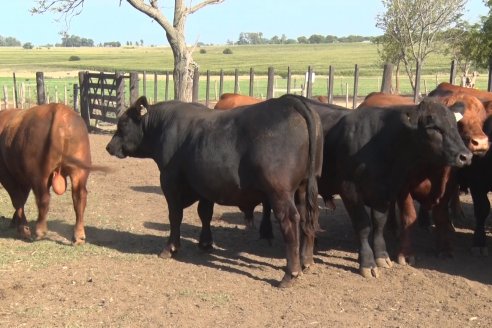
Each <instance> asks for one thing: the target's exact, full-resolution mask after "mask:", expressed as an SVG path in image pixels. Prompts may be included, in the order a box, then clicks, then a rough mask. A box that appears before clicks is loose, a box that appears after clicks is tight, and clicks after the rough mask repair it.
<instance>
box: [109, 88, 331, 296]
mask: <svg viewBox="0 0 492 328" xmlns="http://www.w3.org/2000/svg"><path fill="white" fill-rule="evenodd" d="M145 109H148V113H146V114H145V113H144V111H145ZM322 147H323V136H322V133H321V123H320V119H319V116H318V115H317V114H316V113H315V112H313V111H312V110H310V109H309V107H307V106H306V105H305V104H304V103H303V100H302V98H300V97H296V96H283V97H280V98H277V99H271V100H268V101H265V102H262V103H259V104H257V105H253V106H248V107H245V108H241V109H237V110H233V111H211V110H208V109H207V108H206V107H205V106H202V105H200V104H190V103H183V102H179V101H170V102H163V103H158V104H155V105H153V106H149V105H148V103H147V100H146V98H145V97H141V98H139V99H138V100H137V101H136V102H135V104H133V105H132V106H131V107H130V108H129V109H128V110H126V112H124V113H123V114H122V116H121V117H120V118H119V120H118V127H117V131H116V133H115V135H114V136H113V138H112V140H111V141H110V142H109V144H108V146H107V151H108V152H109V153H110V154H111V155H114V156H117V157H119V158H124V157H126V156H131V157H140V158H152V159H153V160H154V161H155V162H156V163H157V165H158V167H159V170H160V172H161V179H160V182H161V188H162V191H163V192H164V196H165V197H166V200H167V203H168V207H169V221H170V225H171V232H170V237H169V240H168V242H167V246H166V247H165V248H164V250H163V251H162V253H161V254H160V256H161V257H164V258H167V257H170V256H172V255H173V253H175V252H176V251H177V250H178V248H179V246H180V225H181V221H182V219H183V209H184V208H186V207H188V206H190V205H191V204H193V203H195V202H196V201H199V204H198V214H199V216H200V219H201V221H202V231H201V234H200V241H199V246H200V247H202V248H211V247H212V234H211V231H210V221H211V218H212V212H213V205H214V203H218V204H222V205H234V206H239V207H240V208H241V209H243V210H251V209H252V208H254V206H256V205H257V204H259V203H261V202H264V201H265V202H269V204H270V205H271V206H272V209H273V211H274V214H275V216H276V217H277V218H278V220H279V221H280V225H281V229H282V233H283V236H284V240H285V242H286V249H287V252H286V253H287V270H286V273H285V276H284V278H283V279H282V281H281V283H280V286H281V287H287V286H290V285H291V284H292V283H293V281H294V278H296V277H297V276H298V274H299V273H300V272H301V270H302V267H308V266H309V265H311V264H312V263H313V254H312V253H313V243H314V234H315V230H316V227H317V224H318V211H317V205H316V199H317V185H316V177H317V176H319V175H320V174H321V165H322V154H323V148H322ZM299 239H300V240H299Z"/></svg>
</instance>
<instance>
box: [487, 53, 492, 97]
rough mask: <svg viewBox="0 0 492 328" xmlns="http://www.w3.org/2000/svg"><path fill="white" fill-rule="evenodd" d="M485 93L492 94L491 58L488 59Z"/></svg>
mask: <svg viewBox="0 0 492 328" xmlns="http://www.w3.org/2000/svg"><path fill="white" fill-rule="evenodd" d="M487 91H488V92H492V57H491V58H489V82H488V83H487Z"/></svg>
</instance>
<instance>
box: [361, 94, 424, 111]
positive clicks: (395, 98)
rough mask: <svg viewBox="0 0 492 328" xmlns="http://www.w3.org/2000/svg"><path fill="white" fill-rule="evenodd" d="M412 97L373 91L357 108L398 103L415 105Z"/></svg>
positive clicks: (395, 104) (387, 105)
mask: <svg viewBox="0 0 492 328" xmlns="http://www.w3.org/2000/svg"><path fill="white" fill-rule="evenodd" d="M413 104H414V102H413V100H412V99H411V98H408V97H403V96H400V95H394V94H388V93H383V92H372V93H370V94H368V95H367V96H366V98H365V99H364V101H363V102H362V103H360V105H359V106H358V107H357V108H364V107H389V106H397V105H413Z"/></svg>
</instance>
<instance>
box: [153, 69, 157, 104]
mask: <svg viewBox="0 0 492 328" xmlns="http://www.w3.org/2000/svg"><path fill="white" fill-rule="evenodd" d="M156 102H157V72H154V104H155V103H156Z"/></svg>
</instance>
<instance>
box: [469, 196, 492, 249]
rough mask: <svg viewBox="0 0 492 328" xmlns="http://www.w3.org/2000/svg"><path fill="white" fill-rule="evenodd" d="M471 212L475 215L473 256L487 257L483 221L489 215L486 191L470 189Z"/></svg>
mask: <svg viewBox="0 0 492 328" xmlns="http://www.w3.org/2000/svg"><path fill="white" fill-rule="evenodd" d="M471 196H472V199H473V210H474V213H475V230H474V233H473V246H472V252H473V254H475V255H484V256H487V255H488V249H487V245H486V235H485V220H486V219H487V217H488V216H489V213H490V201H489V199H488V197H487V191H484V190H475V189H474V188H472V189H471Z"/></svg>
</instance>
